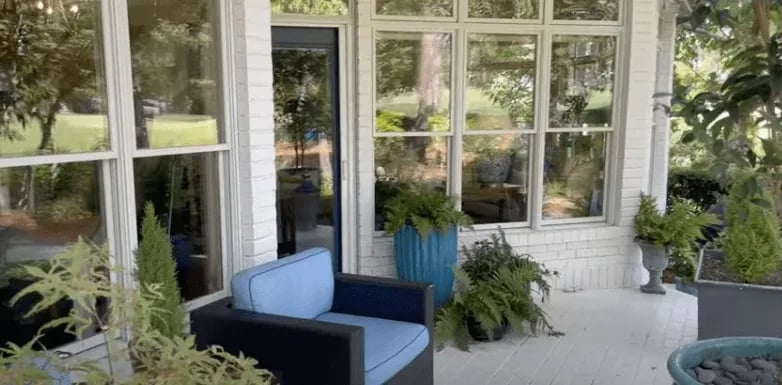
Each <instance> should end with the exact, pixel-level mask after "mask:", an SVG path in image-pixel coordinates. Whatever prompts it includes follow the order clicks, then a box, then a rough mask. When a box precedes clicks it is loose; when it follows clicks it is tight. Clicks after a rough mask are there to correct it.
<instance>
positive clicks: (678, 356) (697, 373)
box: [668, 337, 782, 385]
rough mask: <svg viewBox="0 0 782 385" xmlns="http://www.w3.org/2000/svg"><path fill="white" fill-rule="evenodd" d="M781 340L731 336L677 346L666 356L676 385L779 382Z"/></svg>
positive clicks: (731, 384)
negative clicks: (668, 356)
mask: <svg viewBox="0 0 782 385" xmlns="http://www.w3.org/2000/svg"><path fill="white" fill-rule="evenodd" d="M780 361H782V339H777V338H760V337H731V338H718V339H712V340H703V341H700V342H697V343H694V344H691V345H687V346H684V347H681V348H679V349H678V350H676V351H675V352H673V354H671V357H670V358H669V359H668V371H669V372H670V373H671V377H673V379H674V381H676V382H675V383H676V384H678V385H700V384H714V385H780V384H782V382H780V369H782V364H780Z"/></svg>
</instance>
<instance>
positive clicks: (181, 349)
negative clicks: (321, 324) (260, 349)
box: [0, 240, 272, 385]
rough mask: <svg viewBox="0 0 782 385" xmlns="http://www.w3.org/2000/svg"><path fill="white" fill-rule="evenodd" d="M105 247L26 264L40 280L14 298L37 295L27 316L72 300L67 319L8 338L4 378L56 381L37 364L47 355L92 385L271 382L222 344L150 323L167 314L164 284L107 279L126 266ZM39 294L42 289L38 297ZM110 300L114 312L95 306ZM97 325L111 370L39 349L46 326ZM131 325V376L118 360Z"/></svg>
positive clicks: (77, 328)
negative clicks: (26, 336) (116, 263)
mask: <svg viewBox="0 0 782 385" xmlns="http://www.w3.org/2000/svg"><path fill="white" fill-rule="evenodd" d="M109 260H110V259H109V255H108V253H107V252H106V250H105V249H103V248H99V247H97V246H95V245H92V244H89V243H87V242H86V241H83V240H79V242H77V243H75V244H73V245H72V246H70V247H69V248H68V249H67V250H66V251H65V252H64V253H63V254H61V255H58V256H56V257H54V258H53V259H52V260H51V265H50V267H48V269H44V268H41V267H37V266H27V267H26V269H27V274H28V275H30V276H33V277H35V278H36V281H35V282H34V283H33V284H31V285H30V286H28V287H27V288H25V289H23V290H22V291H20V292H19V293H18V294H17V295H16V296H15V297H14V298H13V299H12V302H13V303H16V302H17V301H19V300H20V299H21V298H23V297H26V296H28V295H33V296H34V297H36V298H39V300H38V301H37V302H36V303H35V304H34V305H33V306H32V308H31V309H30V311H29V312H28V313H27V314H26V316H32V315H35V314H37V313H40V312H42V311H46V309H48V308H49V307H50V306H52V305H53V304H55V303H58V302H60V301H62V300H69V301H72V302H73V303H74V308H75V309H79V311H72V312H71V313H70V314H69V315H68V316H67V317H64V318H60V319H55V320H53V321H51V322H49V323H48V324H46V325H44V326H43V327H42V328H41V330H40V331H39V336H38V337H36V338H34V339H33V340H31V341H29V342H28V343H26V344H24V345H22V346H17V345H13V344H9V345H8V346H7V347H5V348H3V349H0V383H3V384H18V385H22V384H24V385H27V384H40V385H43V384H51V383H52V379H51V377H50V376H49V374H48V373H47V372H46V371H44V370H41V369H40V368H38V367H37V366H36V365H34V360H35V359H44V360H45V362H47V366H48V367H51V368H54V369H56V370H57V371H59V372H66V373H67V372H70V373H71V374H73V375H74V376H75V377H79V378H82V379H83V380H84V381H85V382H86V383H88V384H90V385H141V384H157V385H182V384H195V385H212V384H221V385H222V384H226V385H251V384H253V385H254V384H260V385H268V384H271V383H272V377H271V374H270V373H269V372H267V371H265V370H262V369H257V368H256V367H255V366H256V364H257V362H256V361H255V360H253V359H250V358H245V357H243V356H239V357H236V356H233V355H231V354H228V353H226V352H225V351H224V350H223V349H221V348H220V347H211V348H208V349H205V350H198V349H196V346H195V341H194V338H193V337H192V336H189V337H185V336H182V335H178V336H173V337H172V336H166V335H164V334H162V333H161V332H160V331H159V330H157V329H156V328H155V327H154V326H153V323H154V322H155V320H156V319H157V318H158V317H160V316H161V315H162V314H164V313H165V312H166V310H165V309H160V308H158V307H157V304H158V303H160V301H161V300H162V299H163V298H162V296H163V295H164V294H163V292H162V291H161V290H160V289H161V288H160V286H159V285H154V284H153V285H146V286H145V287H144V290H136V289H132V288H125V287H122V286H121V285H118V284H114V283H112V282H111V280H110V276H111V275H112V273H114V274H121V273H122V270H121V269H119V268H114V267H112V266H111V265H110V262H109ZM36 294H37V295H36ZM101 298H103V299H107V300H108V301H107V302H108V304H109V306H110V310H109V316H108V317H104V316H102V313H101V312H99V311H98V309H97V307H96V302H97V300H98V299H101ZM96 324H97V325H98V326H99V327H100V329H101V330H103V331H104V332H103V333H104V334H103V336H104V339H105V344H106V349H107V352H108V369H105V368H104V366H103V365H99V364H100V362H98V361H90V360H85V361H76V362H68V363H66V362H65V361H64V360H63V359H61V358H59V357H57V356H56V355H55V354H50V353H41V352H38V351H35V350H34V349H35V348H36V347H37V345H38V344H37V341H38V340H39V339H40V336H42V335H44V334H46V332H47V330H49V329H51V328H56V327H59V326H65V327H66V330H68V331H69V332H70V333H73V334H74V335H75V336H77V337H78V336H82V335H83V334H84V332H85V331H86V330H88V329H90V328H94V327H95V325H96ZM126 329H130V330H133V331H134V341H135V343H134V357H136V359H137V360H138V364H139V367H140V368H141V369H142V370H139V371H136V372H135V373H134V374H132V375H130V376H127V377H125V376H120V373H119V372H118V370H117V366H118V364H120V363H121V362H123V361H127V359H128V357H127V354H126V352H125V350H124V349H123V347H122V346H121V344H122V343H121V342H120V341H121V340H120V338H121V336H122V331H123V330H126Z"/></svg>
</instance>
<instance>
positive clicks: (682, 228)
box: [634, 194, 718, 250]
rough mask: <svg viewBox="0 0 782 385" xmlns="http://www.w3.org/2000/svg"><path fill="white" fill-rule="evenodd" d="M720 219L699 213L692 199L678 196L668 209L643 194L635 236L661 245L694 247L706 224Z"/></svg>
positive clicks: (672, 247)
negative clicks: (666, 210)
mask: <svg viewBox="0 0 782 385" xmlns="http://www.w3.org/2000/svg"><path fill="white" fill-rule="evenodd" d="M717 223H718V219H717V217H716V216H715V215H714V214H706V213H699V212H698V210H697V207H696V206H695V205H693V204H692V203H690V202H687V201H684V200H680V199H676V200H674V201H673V202H672V204H671V206H670V207H669V209H668V212H667V213H665V214H663V213H661V212H660V210H659V209H658V208H657V201H656V200H655V199H654V197H652V196H651V195H648V194H641V205H640V208H639V210H638V214H637V215H636V216H635V222H634V227H635V234H636V239H638V240H641V241H646V242H651V243H654V244H656V245H658V246H661V247H666V248H671V249H679V250H691V249H692V248H693V246H694V243H695V241H697V240H700V239H703V228H704V227H706V226H710V225H714V224H717Z"/></svg>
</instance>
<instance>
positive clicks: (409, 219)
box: [385, 187, 472, 239]
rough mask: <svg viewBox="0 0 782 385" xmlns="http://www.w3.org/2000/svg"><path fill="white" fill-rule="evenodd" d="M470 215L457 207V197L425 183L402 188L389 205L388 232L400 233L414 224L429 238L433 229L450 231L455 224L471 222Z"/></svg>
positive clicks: (424, 236)
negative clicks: (429, 187)
mask: <svg viewBox="0 0 782 385" xmlns="http://www.w3.org/2000/svg"><path fill="white" fill-rule="evenodd" d="M471 224H472V220H471V219H470V217H469V216H467V215H466V214H464V213H463V212H461V211H459V210H457V209H456V205H455V204H454V200H453V198H451V197H449V196H448V195H446V194H445V193H443V192H440V191H437V190H431V189H426V188H421V187H413V188H410V189H407V190H403V191H401V192H400V193H399V194H398V195H397V196H396V197H394V198H393V199H391V201H390V202H388V205H387V206H386V227H385V228H386V232H388V234H396V233H397V232H399V231H400V230H402V228H404V227H405V226H412V227H414V228H415V229H416V230H418V233H419V234H420V235H421V237H422V238H424V239H426V238H428V237H429V234H430V233H431V232H432V231H435V230H437V231H440V232H446V231H448V230H450V229H451V227H453V226H470V225H471Z"/></svg>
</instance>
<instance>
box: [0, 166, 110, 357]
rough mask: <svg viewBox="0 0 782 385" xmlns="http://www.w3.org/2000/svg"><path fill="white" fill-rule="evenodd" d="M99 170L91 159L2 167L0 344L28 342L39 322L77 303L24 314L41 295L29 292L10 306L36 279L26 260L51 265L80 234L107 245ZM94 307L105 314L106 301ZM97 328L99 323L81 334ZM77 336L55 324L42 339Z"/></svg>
mask: <svg viewBox="0 0 782 385" xmlns="http://www.w3.org/2000/svg"><path fill="white" fill-rule="evenodd" d="M99 170H100V166H99V164H98V163H93V162H85V163H63V164H46V165H39V166H25V167H15V168H5V169H0V346H6V344H7V343H8V342H13V343H16V344H24V343H27V342H28V341H30V340H31V339H32V337H33V336H35V335H36V333H37V332H38V329H39V328H40V327H41V326H43V325H44V324H46V323H47V322H49V321H51V320H53V319H58V318H61V317H65V316H67V315H68V314H69V312H71V311H72V310H73V309H74V306H76V305H74V304H73V303H72V302H70V301H67V300H63V301H60V302H58V303H56V304H54V305H53V306H51V307H50V308H49V309H47V310H46V311H43V312H40V313H39V314H37V315H35V316H33V317H31V318H24V317H23V316H24V315H25V314H26V313H27V312H28V311H29V310H30V307H31V306H32V305H33V304H34V303H35V302H37V299H36V298H35V297H34V296H27V297H23V298H22V299H21V300H20V301H19V302H18V303H17V304H16V305H11V298H13V297H14V296H15V295H16V294H17V293H18V292H19V291H21V290H22V289H24V288H25V287H27V286H28V285H30V284H31V283H33V282H34V280H35V278H33V277H31V276H29V275H28V274H27V273H26V272H25V271H24V270H23V268H22V266H23V265H37V266H38V267H40V268H43V269H48V268H49V267H50V266H49V261H50V260H51V259H52V258H53V257H54V256H56V255H58V254H61V253H62V252H64V251H65V249H66V246H67V245H68V244H70V243H73V242H76V241H77V240H78V239H79V237H83V238H85V239H88V240H91V241H92V242H95V243H96V244H99V245H103V244H105V242H106V228H105V223H104V222H103V221H102V204H101V202H102V200H101V188H100V182H99V175H100V171H99ZM96 306H97V308H98V310H99V312H100V313H101V314H105V311H106V304H105V303H102V302H100V301H99V303H98V304H96ZM76 310H78V308H77V309H76ZM98 332H99V331H98V327H97V325H96V326H95V328H94V329H91V330H88V331H87V333H86V335H84V336H82V337H83V338H86V337H89V336H92V335H94V334H96V333H98ZM74 340H75V337H74V336H73V335H71V334H69V333H66V332H65V330H64V329H63V328H54V329H52V330H50V331H49V332H47V333H46V334H45V335H44V336H43V339H42V340H41V343H42V344H43V345H44V346H46V347H48V348H54V347H57V346H60V345H63V344H67V343H70V342H73V341H74Z"/></svg>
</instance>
